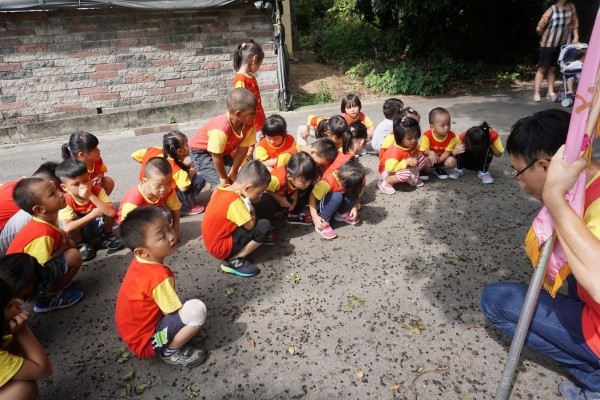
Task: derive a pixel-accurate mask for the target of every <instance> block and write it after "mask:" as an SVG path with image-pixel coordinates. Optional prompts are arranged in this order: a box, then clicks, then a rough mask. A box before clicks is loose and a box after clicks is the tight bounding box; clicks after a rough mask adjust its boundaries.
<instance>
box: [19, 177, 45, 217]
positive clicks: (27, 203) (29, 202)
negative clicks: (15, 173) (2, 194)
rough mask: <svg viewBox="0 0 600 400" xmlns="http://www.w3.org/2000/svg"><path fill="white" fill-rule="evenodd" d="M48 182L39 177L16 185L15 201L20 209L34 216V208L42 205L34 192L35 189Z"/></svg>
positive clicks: (21, 181)
mask: <svg viewBox="0 0 600 400" xmlns="http://www.w3.org/2000/svg"><path fill="white" fill-rule="evenodd" d="M44 182H46V180H45V179H42V178H39V177H33V178H24V179H21V180H20V181H19V182H17V184H16V185H15V188H14V190H13V200H14V201H15V203H17V205H18V206H19V208H20V209H22V210H24V211H26V212H27V213H29V214H31V215H33V214H34V212H33V207H35V206H36V205H38V204H40V199H39V198H38V197H37V195H36V194H35V193H34V192H33V187H34V186H36V185H39V184H40V183H44Z"/></svg>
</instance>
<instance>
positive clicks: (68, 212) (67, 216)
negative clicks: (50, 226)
mask: <svg viewBox="0 0 600 400" xmlns="http://www.w3.org/2000/svg"><path fill="white" fill-rule="evenodd" d="M76 216H77V215H76V214H75V210H73V207H71V206H70V205H68V204H67V206H66V207H65V208H63V209H61V210H60V211H59V212H58V220H59V221H73V220H74V219H75V217H76Z"/></svg>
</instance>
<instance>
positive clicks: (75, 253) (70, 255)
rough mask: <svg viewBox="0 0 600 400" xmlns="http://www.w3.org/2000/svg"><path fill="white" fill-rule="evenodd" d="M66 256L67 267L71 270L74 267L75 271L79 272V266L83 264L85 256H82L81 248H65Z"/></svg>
mask: <svg viewBox="0 0 600 400" xmlns="http://www.w3.org/2000/svg"><path fill="white" fill-rule="evenodd" d="M65 257H66V259H67V267H68V270H69V271H71V270H73V269H74V270H75V272H77V270H79V267H81V265H82V264H83V258H81V254H80V253H79V250H77V249H75V248H71V249H67V250H65Z"/></svg>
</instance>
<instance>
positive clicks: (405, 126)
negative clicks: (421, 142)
mask: <svg viewBox="0 0 600 400" xmlns="http://www.w3.org/2000/svg"><path fill="white" fill-rule="evenodd" d="M392 129H393V131H392V132H393V133H394V141H395V142H396V145H398V146H401V145H402V141H403V140H404V137H405V136H406V134H407V133H408V132H412V133H414V134H415V135H416V137H417V139H418V138H419V137H420V136H421V127H420V126H419V123H418V122H417V121H416V120H415V119H414V118H411V117H400V118H396V119H394V125H393V128H392Z"/></svg>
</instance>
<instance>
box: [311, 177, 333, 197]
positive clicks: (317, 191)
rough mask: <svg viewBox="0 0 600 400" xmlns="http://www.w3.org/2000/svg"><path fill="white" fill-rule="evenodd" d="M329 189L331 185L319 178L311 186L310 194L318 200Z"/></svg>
mask: <svg viewBox="0 0 600 400" xmlns="http://www.w3.org/2000/svg"><path fill="white" fill-rule="evenodd" d="M330 190H331V186H329V183H327V181H323V180H321V181H319V182H318V183H317V184H316V185H315V187H314V188H313V190H312V194H313V196H315V198H316V199H317V200H319V201H320V200H321V199H322V198H323V197H325V195H326V194H327V193H329V191H330Z"/></svg>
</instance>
